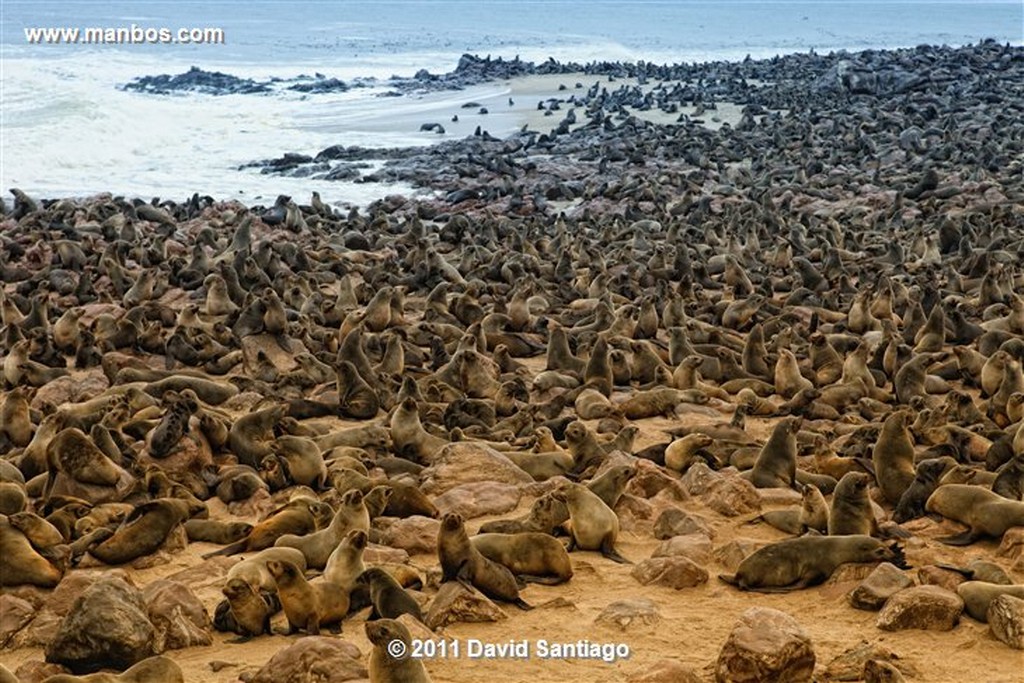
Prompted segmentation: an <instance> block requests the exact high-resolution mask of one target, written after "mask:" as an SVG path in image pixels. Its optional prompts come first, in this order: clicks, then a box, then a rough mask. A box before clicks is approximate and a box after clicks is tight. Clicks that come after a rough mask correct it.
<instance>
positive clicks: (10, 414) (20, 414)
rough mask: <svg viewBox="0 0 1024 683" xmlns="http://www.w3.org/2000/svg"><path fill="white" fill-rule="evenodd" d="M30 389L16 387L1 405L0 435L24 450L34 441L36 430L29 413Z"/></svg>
mask: <svg viewBox="0 0 1024 683" xmlns="http://www.w3.org/2000/svg"><path fill="white" fill-rule="evenodd" d="M27 394H28V388H27V387H24V386H19V387H15V388H14V389H12V390H11V391H10V392H8V394H7V396H6V397H5V398H4V402H3V404H2V405H0V435H3V436H6V437H7V438H8V440H10V442H11V443H12V444H14V445H15V446H17V447H19V448H24V447H25V446H27V445H29V443H31V441H32V434H33V432H34V431H35V428H34V427H33V425H32V417H31V415H30V413H29V405H28V399H27Z"/></svg>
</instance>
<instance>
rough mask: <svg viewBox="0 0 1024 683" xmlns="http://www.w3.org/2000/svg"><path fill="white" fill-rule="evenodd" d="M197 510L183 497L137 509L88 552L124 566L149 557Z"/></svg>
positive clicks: (152, 502) (103, 559) (151, 502)
mask: <svg viewBox="0 0 1024 683" xmlns="http://www.w3.org/2000/svg"><path fill="white" fill-rule="evenodd" d="M196 512H198V510H197V509H196V508H195V507H194V506H192V505H190V504H189V503H188V502H187V501H184V500H181V499H180V498H158V499H157V500H153V501H150V502H148V503H143V504H142V505H139V506H137V507H136V508H135V509H134V510H133V511H132V513H131V514H130V515H128V517H126V518H125V520H124V522H122V523H121V526H120V527H118V528H117V530H116V531H114V534H113V535H112V536H111V537H110V538H108V539H107V540H105V541H103V542H102V543H100V544H99V545H96V546H93V547H92V548H90V549H89V554H90V555H92V556H93V557H95V558H96V559H98V560H102V561H103V562H105V563H106V564H124V563H126V562H131V561H132V560H135V559H137V558H139V557H142V556H143V555H149V554H150V553H152V552H153V551H155V550H156V549H157V548H159V547H160V546H161V545H163V544H164V541H166V540H167V537H168V535H169V534H170V533H171V531H172V530H173V529H174V527H176V526H177V525H179V524H181V523H183V522H184V521H185V520H187V519H188V518H189V517H191V516H192V515H193V514H194V513H196Z"/></svg>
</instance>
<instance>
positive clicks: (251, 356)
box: [242, 334, 308, 373]
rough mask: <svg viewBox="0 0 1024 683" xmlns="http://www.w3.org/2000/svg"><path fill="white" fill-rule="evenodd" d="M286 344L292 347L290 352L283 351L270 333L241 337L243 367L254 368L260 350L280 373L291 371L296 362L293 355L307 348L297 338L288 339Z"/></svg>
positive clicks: (296, 364)
mask: <svg viewBox="0 0 1024 683" xmlns="http://www.w3.org/2000/svg"><path fill="white" fill-rule="evenodd" d="M287 341H288V344H289V345H290V346H291V347H292V352H291V353H285V351H284V349H282V348H281V347H280V346H279V345H278V343H277V340H276V339H274V337H273V335H270V334H254V335H249V336H247V337H243V338H242V355H243V357H244V360H243V361H242V362H243V363H245V367H247V368H254V367H257V365H259V363H258V361H257V355H258V353H259V352H260V351H263V353H265V354H266V355H267V358H268V359H269V360H270V362H271V363H273V364H274V367H275V368H276V369H277V371H278V372H280V373H285V372H291V371H292V370H294V369H295V368H296V367H298V363H297V362H296V361H295V356H296V355H298V354H300V353H307V352H308V349H306V347H305V346H303V344H302V342H300V341H299V340H297V339H288V340H287Z"/></svg>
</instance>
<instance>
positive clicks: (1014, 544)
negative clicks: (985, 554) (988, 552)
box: [996, 526, 1024, 560]
mask: <svg viewBox="0 0 1024 683" xmlns="http://www.w3.org/2000/svg"><path fill="white" fill-rule="evenodd" d="M1021 555H1024V527H1022V526H1015V527H1013V528H1011V529H1007V530H1006V533H1004V534H1003V540H1002V541H1001V542H1000V543H999V550H997V551H996V556H998V557H1008V558H1010V559H1011V560H1014V559H1017V558H1018V557H1020V556H1021Z"/></svg>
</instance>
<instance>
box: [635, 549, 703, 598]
mask: <svg viewBox="0 0 1024 683" xmlns="http://www.w3.org/2000/svg"><path fill="white" fill-rule="evenodd" d="M630 575H631V576H632V577H633V578H634V579H636V580H637V581H639V582H640V583H642V584H643V585H645V586H647V585H651V584H654V585H655V586H665V587H667V588H675V589H676V590H680V589H682V588H692V587H694V586H699V585H700V584H702V583H707V582H708V570H707V569H704V567H701V566H700V565H698V564H696V563H694V562H693V561H692V560H689V559H687V558H685V557H682V556H675V557H654V558H651V559H649V560H644V561H643V562H641V563H640V564H638V565H637V566H636V567H634V568H633V571H632V572H631V573H630Z"/></svg>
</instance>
